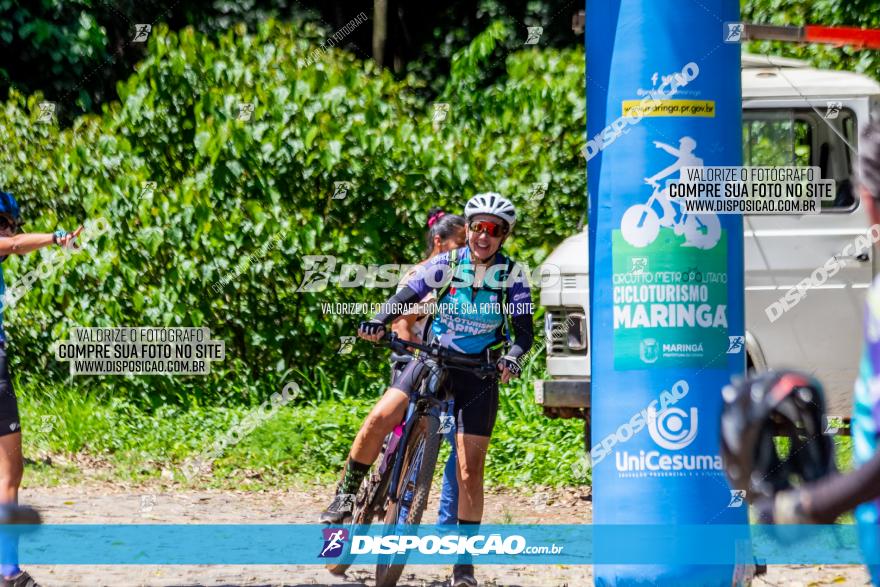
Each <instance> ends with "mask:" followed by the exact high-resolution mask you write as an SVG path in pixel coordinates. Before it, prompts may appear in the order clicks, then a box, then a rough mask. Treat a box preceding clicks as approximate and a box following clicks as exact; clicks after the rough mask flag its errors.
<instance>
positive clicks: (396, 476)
mask: <svg viewBox="0 0 880 587" xmlns="http://www.w3.org/2000/svg"><path fill="white" fill-rule="evenodd" d="M423 402H427V403H428V404H429V405H428V407H427V409H425V408H424V407H423V406H424V403H423ZM448 406H449V402H448V401H440V400H438V399H434V398H420V399H418V400H417V401H416V402H415V404H414V405H413V404H411V405H410V410H409V413H408V414H407V417H406V424H405V425H404V427H403V434H402V435H401V436H400V441H399V442H398V444H397V451H398V452H399V454H398V455H397V458H395V459H394V468H393V469H392V470H391V482H390V483H389V484H388V498H389V499H390V500H391V501H393V502H396V501H397V488H398V486H399V485H400V481H401V479H400V475H401V469H402V468H403V460H404V452H405V447H406V446H407V445H408V444H409V437H410V435H411V434H412V429H413V426H415V423H416V422H417V421H418V419H419V417H420V416H421V415H423V414H434V415H435V416H438V414H441V413H443V414H445V413H446V411H447V410H448ZM438 419H439V416H438ZM416 465H417V466H416V467H414V470H416V471H418V470H419V466H418V465H419V463H416ZM404 497H405V496H404Z"/></svg>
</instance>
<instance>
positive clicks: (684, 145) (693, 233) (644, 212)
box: [620, 137, 721, 249]
mask: <svg viewBox="0 0 880 587" xmlns="http://www.w3.org/2000/svg"><path fill="white" fill-rule="evenodd" d="M678 144H679V146H678V148H677V149H676V148H675V147H672V146H670V145H667V144H666V143H661V142H660V141H654V146H655V147H657V148H658V149H663V150H664V151H666V152H667V153H669V154H670V155H673V156H674V157H676V158H677V160H676V161H675V163H673V164H672V165H670V166H669V167H667V168H665V169H663V170H662V171H660V172H658V173H656V174H654V175H653V176H651V177H646V178H645V183H646V184H648V185H650V186H652V187H653V188H654V192H653V193H652V194H651V197H650V198H648V201H647V202H646V203H645V204H635V205H633V206H630V207H629V208H627V210H626V212H624V214H623V218H622V219H621V221H620V231H621V233H622V235H623V238H624V240H625V241H626V242H628V243H629V244H631V245H632V246H634V247H637V248H642V247H646V246H648V245H649V244H651V243H653V242H654V241H655V240H656V239H657V235H659V234H660V227H661V226H663V227H665V228H671V229H672V230H673V231H674V232H675V234H676V235H677V236H681V235H684V238H685V242H684V244H683V246H689V247H696V248H698V249H711V248H712V247H714V246H715V245H716V244H718V241H719V240H720V239H721V222H720V221H719V220H718V216H717V215H716V214H715V213H712V212H710V213H708V214H688V213H686V212H684V209H683V207H682V205H681V204H679V203H677V202H676V203H675V204H674V205H673V202H671V201H670V200H669V196H668V187H666V188H664V189H662V190H661V189H660V183H659V181H660V180H663V179H666V178H668V177H669V176H670V175H672V174H673V173H675V172H676V171H679V175H680V170H681V168H682V167H702V166H703V160H702V159H700V158H699V157H697V156H696V155H694V149H695V148H696V146H697V142H696V141H695V140H694V139H692V138H691V137H682V138H681V140H679V142H678ZM666 181H667V186H668V183H669V182H670V181H674V180H669V179H666ZM658 208H659V210H660V213H658V211H657V210H658ZM661 213H662V215H661Z"/></svg>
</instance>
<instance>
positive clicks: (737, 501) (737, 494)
mask: <svg viewBox="0 0 880 587" xmlns="http://www.w3.org/2000/svg"><path fill="white" fill-rule="evenodd" d="M745 499H746V490H745V489H731V490H730V503H728V504H727V507H729V508H739V507H742V505H743V503H745Z"/></svg>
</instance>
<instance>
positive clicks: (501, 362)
mask: <svg viewBox="0 0 880 587" xmlns="http://www.w3.org/2000/svg"><path fill="white" fill-rule="evenodd" d="M498 370H499V371H501V383H507V382H508V381H510V380H511V379H514V378H516V377H519V376H520V374H522V368H521V367H520V366H519V361H517V360H516V358H515V357H511V356H510V355H504V356H503V357H501V358H500V359H498Z"/></svg>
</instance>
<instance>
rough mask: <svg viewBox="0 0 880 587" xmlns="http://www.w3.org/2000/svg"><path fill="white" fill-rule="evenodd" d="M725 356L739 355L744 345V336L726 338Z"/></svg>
mask: <svg viewBox="0 0 880 587" xmlns="http://www.w3.org/2000/svg"><path fill="white" fill-rule="evenodd" d="M727 342H728V346H727V354H728V355H736V354H739V352H740V351H742V350H743V345H744V343H745V337H744V336H728V337H727Z"/></svg>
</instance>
